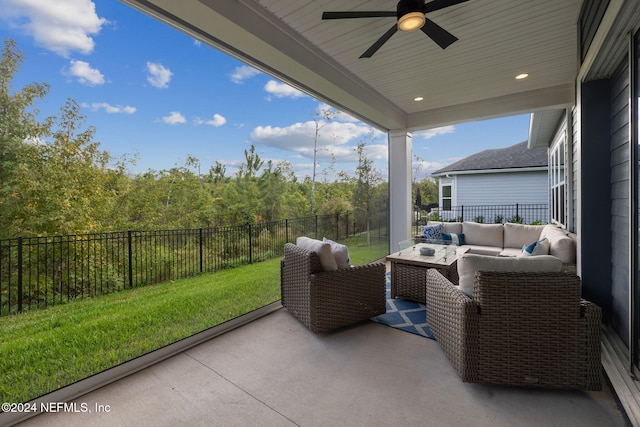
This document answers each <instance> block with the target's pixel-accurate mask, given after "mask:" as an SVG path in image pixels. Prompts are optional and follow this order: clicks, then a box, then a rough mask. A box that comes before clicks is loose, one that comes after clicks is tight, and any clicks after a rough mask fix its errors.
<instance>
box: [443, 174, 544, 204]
mask: <svg viewBox="0 0 640 427" xmlns="http://www.w3.org/2000/svg"><path fill="white" fill-rule="evenodd" d="M548 184H549V180H548V176H547V171H534V172H509V173H495V174H477V175H458V177H457V186H456V192H457V198H456V202H457V204H458V205H470V206H471V205H505V204H515V203H520V204H530V203H544V204H546V203H548V202H549V187H548Z"/></svg>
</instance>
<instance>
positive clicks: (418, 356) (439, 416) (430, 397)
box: [21, 309, 626, 427]
mask: <svg viewBox="0 0 640 427" xmlns="http://www.w3.org/2000/svg"><path fill="white" fill-rule="evenodd" d="M77 402H78V403H79V404H80V403H85V404H87V405H88V407H89V408H90V409H92V411H91V413H48V414H44V415H40V416H38V417H35V418H32V419H30V420H27V421H26V422H24V423H22V424H21V425H24V426H47V427H52V426H65V427H67V426H88V425H91V426H175V425H185V426H198V425H202V426H247V425H260V426H296V425H297V426H390V425H422V426H467V425H473V426H515V425H518V426H563V427H566V426H624V425H626V418H625V416H624V415H623V414H622V413H621V411H620V410H619V409H618V407H617V405H616V402H615V400H614V397H613V396H612V394H611V392H610V390H609V388H608V387H607V386H606V385H605V388H604V390H603V391H600V392H583V391H549V390H533V389H520V388H512V387H499V386H486V385H479V384H465V383H462V382H461V381H460V380H459V378H458V377H457V375H456V373H455V372H454V371H453V369H452V368H451V366H450V364H449V362H448V360H447V359H446V357H445V355H444V353H443V352H442V350H441V349H440V347H439V345H438V343H437V342H435V341H433V340H429V339H426V338H422V337H419V336H417V335H412V334H409V333H406V332H401V331H398V330H395V329H392V328H390V327H387V326H384V325H380V324H377V323H373V322H368V321H367V322H363V323H360V324H358V325H355V326H353V327H349V328H344V329H341V330H339V331H337V332H333V333H329V334H324V335H315V334H313V333H311V332H309V331H308V330H307V329H306V328H305V327H304V326H303V325H302V324H301V323H299V322H298V321H297V320H296V319H294V318H293V317H292V316H291V315H290V314H289V313H288V312H287V311H286V310H284V309H281V310H277V311H276V312H274V313H272V314H270V315H268V316H265V317H263V318H261V319H258V320H256V321H254V322H252V323H250V324H248V325H246V326H243V327H240V328H238V329H235V330H233V331H231V332H228V333H226V334H224V335H221V336H219V337H217V338H215V339H212V340H210V341H207V342H205V343H204V344H201V345H199V346H197V347H194V348H191V349H189V350H187V351H184V352H182V353H180V354H178V355H176V356H174V357H172V358H170V359H167V360H165V361H163V362H161V363H158V364H156V365H154V366H152V367H150V368H147V369H145V370H143V371H140V372H138V373H136V374H133V375H131V376H128V377H126V378H124V379H122V380H119V381H117V382H115V383H112V384H110V385H107V386H105V387H103V388H100V389H98V390H96V391H94V392H92V393H89V394H87V395H85V396H83V397H81V398H79V399H78V400H77ZM95 405H102V407H103V408H106V405H108V406H109V412H108V413H107V412H103V413H96V411H95Z"/></svg>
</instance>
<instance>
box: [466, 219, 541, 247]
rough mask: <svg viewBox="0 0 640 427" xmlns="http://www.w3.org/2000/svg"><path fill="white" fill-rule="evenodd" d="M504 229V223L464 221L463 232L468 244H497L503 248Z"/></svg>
mask: <svg viewBox="0 0 640 427" xmlns="http://www.w3.org/2000/svg"><path fill="white" fill-rule="evenodd" d="M503 229H504V228H503V226H502V224H480V223H478V222H463V223H462V234H464V242H465V244H467V245H482V246H495V247H496V248H502V247H503V246H502V244H503ZM536 240H537V239H536ZM529 243H530V242H529Z"/></svg>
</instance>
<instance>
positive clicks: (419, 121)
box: [407, 82, 576, 130]
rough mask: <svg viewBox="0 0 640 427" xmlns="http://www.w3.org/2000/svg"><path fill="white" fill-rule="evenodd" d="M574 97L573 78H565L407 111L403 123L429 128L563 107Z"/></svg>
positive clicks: (418, 127)
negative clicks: (555, 83)
mask: <svg viewBox="0 0 640 427" xmlns="http://www.w3.org/2000/svg"><path fill="white" fill-rule="evenodd" d="M575 98H576V91H575V82H569V83H567V84H563V85H559V86H554V87H550V88H544V89H535V90H531V91H526V92H520V93H514V94H510V95H503V96H498V97H495V98H491V99H484V100H481V101H476V102H470V103H467V104H460V105H452V106H448V107H442V108H436V109H432V110H428V111H421V112H417V113H413V114H409V117H408V121H407V125H408V128H409V129H410V130H421V129H431V128H434V127H440V126H450V125H456V124H460V123H466V122H470V121H477V120H485V119H493V118H498V117H507V116H514V115H518V114H529V113H531V112H536V111H543V110H548V109H564V108H566V107H568V106H571V105H574V104H575Z"/></svg>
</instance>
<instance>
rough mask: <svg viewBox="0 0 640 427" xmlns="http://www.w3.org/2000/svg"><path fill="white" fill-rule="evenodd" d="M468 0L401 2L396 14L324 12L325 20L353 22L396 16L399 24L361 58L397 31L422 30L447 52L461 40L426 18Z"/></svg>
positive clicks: (390, 12) (410, 0)
mask: <svg viewBox="0 0 640 427" xmlns="http://www.w3.org/2000/svg"><path fill="white" fill-rule="evenodd" d="M466 1H469V0H433V1H430V2H427V1H426V0H400V1H399V2H398V7H397V10H396V11H395V12H393V11H351V12H324V13H323V14H322V19H351V18H385V17H393V16H395V17H396V18H397V19H398V22H397V23H396V24H394V25H393V27H391V28H389V30H388V31H387V32H386V33H384V34H383V35H382V37H380V38H379V39H378V40H377V41H376V42H375V43H374V44H373V45H371V47H370V48H369V49H367V51H366V52H365V53H363V54H362V55H360V58H371V57H372V56H373V54H374V53H376V52H377V51H378V49H380V48H381V47H382V45H383V44H385V43H386V42H387V41H388V40H389V39H390V38H391V36H393V35H394V34H395V33H396V31H398V30H400V31H405V32H411V31H416V30H422V32H423V33H425V34H426V35H427V36H429V37H430V38H431V39H432V40H433V41H434V42H436V43H437V44H438V46H440V47H441V48H442V49H446V48H447V47H448V46H449V45H451V43H453V42H455V41H456V40H458V38H457V37H456V36H454V35H453V34H451V33H450V32H448V31H447V30H445V29H444V28H442V27H441V26H439V25H438V24H436V23H435V22H433V21H431V20H430V19H429V18H427V17H426V16H425V14H427V13H429V12H433V11H436V10H440V9H444V8H445V7H449V6H454V5H456V4H460V3H464V2H466Z"/></svg>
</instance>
